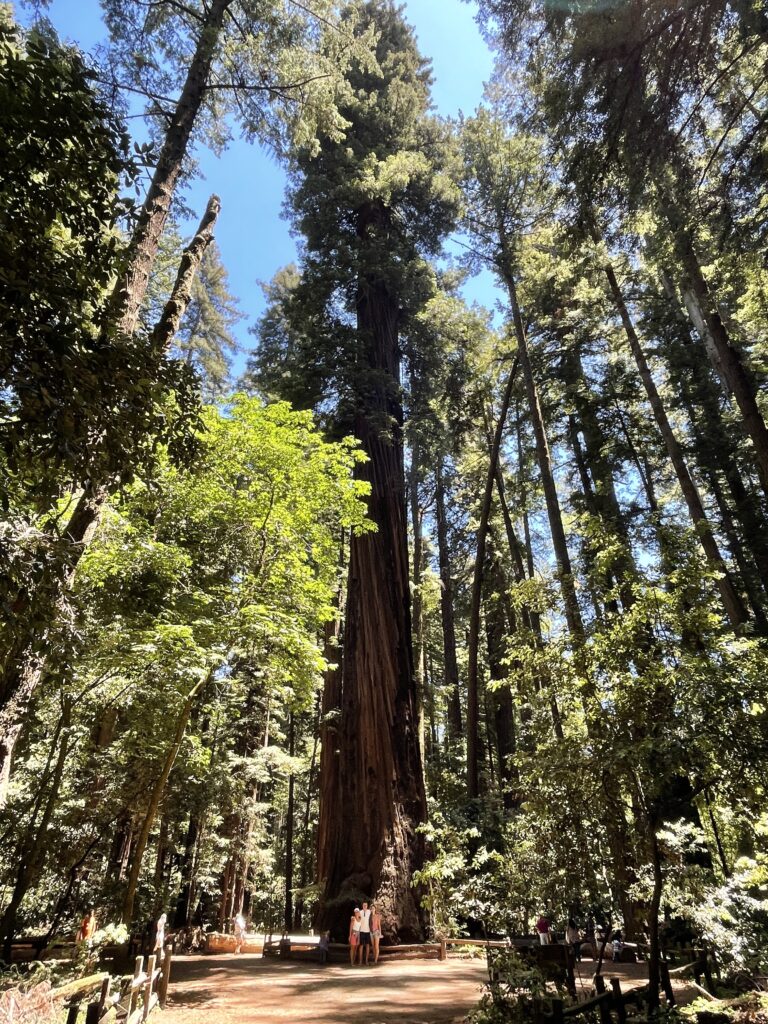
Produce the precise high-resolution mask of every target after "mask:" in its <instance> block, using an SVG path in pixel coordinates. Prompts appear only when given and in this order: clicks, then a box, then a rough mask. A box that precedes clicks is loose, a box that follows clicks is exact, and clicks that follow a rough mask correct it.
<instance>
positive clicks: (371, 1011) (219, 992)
mask: <svg viewBox="0 0 768 1024" xmlns="http://www.w3.org/2000/svg"><path fill="white" fill-rule="evenodd" d="M578 966H579V968H580V970H579V976H580V981H581V985H582V986H583V987H584V988H589V987H590V986H591V983H592V970H593V964H592V961H590V960H585V961H583V962H582V963H581V964H579V965H578ZM604 974H605V976H606V977H611V976H617V977H619V978H621V984H622V988H623V989H625V990H626V989H628V988H634V987H636V986H638V985H642V984H644V982H645V981H646V980H647V967H646V965H645V964H616V965H615V967H614V965H613V964H612V963H609V964H606V965H605V966H604ZM579 976H577V981H578V980H579ZM486 978H487V973H486V966H485V960H483V959H482V958H478V959H469V960H467V959H458V958H456V959H454V958H453V957H451V958H450V959H449V960H448V961H447V962H446V963H440V962H439V961H437V960H400V961H397V962H395V963H382V964H378V965H376V966H375V967H359V966H356V967H351V966H349V965H347V964H329V965H327V966H325V967H322V966H320V964H315V963H307V962H299V963H296V962H293V963H291V962H287V963H283V962H281V961H279V960H277V959H276V958H273V957H270V958H268V959H264V958H262V957H261V955H260V954H246V955H243V956H237V957H236V956H234V955H233V954H231V953H229V954H220V955H216V956H182V957H178V958H176V959H175V960H174V964H173V969H172V973H171V988H170V994H169V1000H168V1006H167V1008H166V1010H165V1012H164V1013H163V1015H162V1020H163V1024H358V1022H360V1024H363V1022H365V1024H395V1022H397V1024H460V1022H462V1021H464V1019H465V1017H466V1015H467V1014H468V1013H469V1011H470V1010H472V1009H473V1008H474V1007H475V1006H476V1005H477V1003H478V1001H479V999H480V995H481V988H482V985H483V982H484V981H485V979H486ZM679 994H680V995H683V993H682V991H681V992H680V993H679Z"/></svg>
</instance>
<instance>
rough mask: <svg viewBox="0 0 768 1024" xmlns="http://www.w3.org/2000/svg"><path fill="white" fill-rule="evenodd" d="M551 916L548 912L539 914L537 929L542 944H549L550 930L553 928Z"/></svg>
mask: <svg viewBox="0 0 768 1024" xmlns="http://www.w3.org/2000/svg"><path fill="white" fill-rule="evenodd" d="M551 927H552V926H551V924H550V923H549V918H548V917H547V915H546V914H544V913H542V914H540V915H539V920H538V921H537V922H536V931H537V933H538V936H539V942H540V943H541V945H542V946H548V945H549V932H550V929H551Z"/></svg>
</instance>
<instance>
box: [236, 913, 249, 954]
mask: <svg viewBox="0 0 768 1024" xmlns="http://www.w3.org/2000/svg"><path fill="white" fill-rule="evenodd" d="M246 934H247V933H246V926H245V918H244V917H243V912H242V910H241V911H240V913H239V914H238V915H237V916H236V917H235V953H242V951H243V946H244V945H245V939H246Z"/></svg>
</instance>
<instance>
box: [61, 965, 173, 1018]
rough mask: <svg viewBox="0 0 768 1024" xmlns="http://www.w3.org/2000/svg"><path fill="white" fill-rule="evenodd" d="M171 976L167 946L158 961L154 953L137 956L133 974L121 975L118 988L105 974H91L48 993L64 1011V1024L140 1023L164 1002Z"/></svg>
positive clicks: (163, 1004)
mask: <svg viewBox="0 0 768 1024" xmlns="http://www.w3.org/2000/svg"><path fill="white" fill-rule="evenodd" d="M170 977H171V950H170V947H168V948H166V950H165V955H164V956H163V959H162V962H161V963H160V964H158V963H157V957H156V956H155V955H154V954H152V956H148V957H146V959H145V958H144V957H143V956H137V957H136V962H135V964H134V969H133V974H132V975H131V974H128V975H125V976H124V977H123V978H122V979H121V982H120V988H119V990H118V991H116V992H115V991H113V990H112V979H111V977H110V976H109V974H91V975H89V976H88V977H87V978H80V979H79V980H78V981H72V982H70V983H69V984H67V985H63V986H62V987H61V988H58V989H55V990H54V991H53V993H52V995H53V998H54V1000H55V1001H56V1002H57V1003H58V1004H59V1005H61V1006H63V1007H64V1009H65V1010H66V1012H67V1016H66V1018H65V1020H66V1024H117V1022H120V1024H140V1022H141V1021H145V1020H147V1019H148V1017H149V1015H150V1014H151V1013H152V1011H153V1010H154V1009H155V1008H156V1007H157V1006H160V1007H163V1006H165V1002H166V999H167V997H168V985H169V982H170Z"/></svg>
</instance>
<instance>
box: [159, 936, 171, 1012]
mask: <svg viewBox="0 0 768 1024" xmlns="http://www.w3.org/2000/svg"><path fill="white" fill-rule="evenodd" d="M170 980H171V949H170V946H166V947H165V959H164V960H163V971H162V974H161V975H160V985H159V986H158V996H159V998H160V1005H161V1006H162V1007H163V1008H165V1001H166V999H167V998H168V985H169V983H170Z"/></svg>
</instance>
